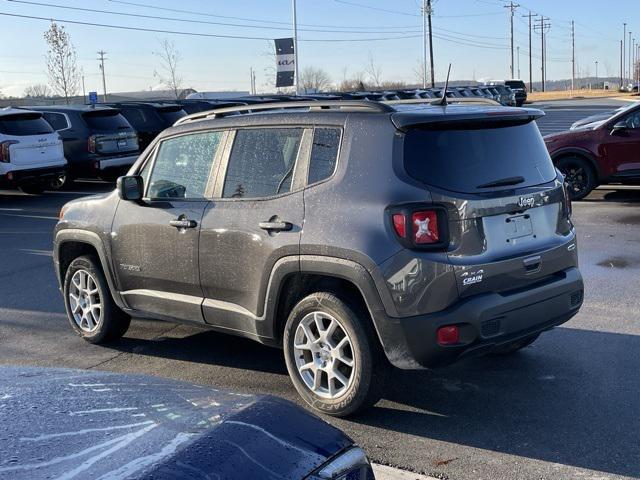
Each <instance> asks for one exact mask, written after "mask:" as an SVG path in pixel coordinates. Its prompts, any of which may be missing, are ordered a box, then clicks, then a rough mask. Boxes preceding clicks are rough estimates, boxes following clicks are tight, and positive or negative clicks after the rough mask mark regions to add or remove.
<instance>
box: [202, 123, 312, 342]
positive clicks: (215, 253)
mask: <svg viewBox="0 0 640 480" xmlns="http://www.w3.org/2000/svg"><path fill="white" fill-rule="evenodd" d="M305 132H306V133H305ZM310 133H311V131H310V130H306V131H305V129H303V128H295V127H292V128H281V127H278V128H267V127H265V128H248V129H241V130H237V131H236V132H235V135H234V136H235V138H234V139H233V143H232V144H231V143H228V145H232V147H231V152H230V154H229V155H226V157H227V164H226V165H224V163H223V165H222V166H221V168H220V174H219V175H218V180H217V182H216V195H215V197H216V198H214V199H213V200H212V202H211V203H210V204H209V205H208V206H207V208H206V210H205V213H204V218H203V219H202V231H201V234H200V278H201V281H202V288H203V295H204V297H205V298H204V303H203V312H204V317H205V321H206V322H207V323H209V324H213V325H216V326H218V327H221V328H227V329H231V330H236V331H238V330H239V331H243V332H247V333H250V334H253V335H255V336H263V335H266V336H268V335H269V332H268V331H267V330H268V326H266V325H265V324H264V323H263V324H261V323H260V320H261V319H262V317H263V315H264V296H265V291H266V287H267V284H268V281H269V276H270V274H271V270H272V268H273V265H274V264H275V262H276V261H278V259H281V258H283V257H290V258H295V257H296V256H297V255H298V254H299V249H300V235H301V231H302V222H303V219H304V204H303V194H302V189H303V187H304V180H303V179H302V170H303V169H301V168H298V167H299V165H300V164H301V162H300V161H298V159H299V158H300V159H301V158H304V157H305V155H307V153H306V152H308V144H309V141H310V139H311V135H310ZM231 141H232V140H231V138H230V139H229V142H231ZM263 327H266V328H267V330H265V328H263Z"/></svg>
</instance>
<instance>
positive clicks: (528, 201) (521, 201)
mask: <svg viewBox="0 0 640 480" xmlns="http://www.w3.org/2000/svg"><path fill="white" fill-rule="evenodd" d="M534 203H536V199H535V198H533V197H520V198H518V206H519V207H533V204H534Z"/></svg>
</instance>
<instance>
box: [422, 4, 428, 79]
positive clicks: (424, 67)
mask: <svg viewBox="0 0 640 480" xmlns="http://www.w3.org/2000/svg"><path fill="white" fill-rule="evenodd" d="M422 88H427V0H422Z"/></svg>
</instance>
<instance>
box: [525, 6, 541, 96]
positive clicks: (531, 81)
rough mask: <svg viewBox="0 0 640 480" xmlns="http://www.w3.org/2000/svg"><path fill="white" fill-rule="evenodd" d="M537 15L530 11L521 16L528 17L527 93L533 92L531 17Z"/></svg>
mask: <svg viewBox="0 0 640 480" xmlns="http://www.w3.org/2000/svg"><path fill="white" fill-rule="evenodd" d="M537 16H538V14H537V13H531V11H529V13H528V14H527V15H523V17H529V91H530V92H533V62H532V60H531V58H532V57H531V54H532V52H531V49H532V46H531V18H532V17H537Z"/></svg>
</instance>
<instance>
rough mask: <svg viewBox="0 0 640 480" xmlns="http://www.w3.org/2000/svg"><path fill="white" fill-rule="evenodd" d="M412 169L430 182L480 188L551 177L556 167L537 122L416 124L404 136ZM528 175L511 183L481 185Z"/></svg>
mask: <svg viewBox="0 0 640 480" xmlns="http://www.w3.org/2000/svg"><path fill="white" fill-rule="evenodd" d="M404 166H405V168H406V170H407V173H408V174H409V175H411V176H412V177H413V178H415V179H416V180H419V181H421V182H422V183H425V184H427V185H432V186H434V187H440V188H444V189H446V190H451V191H454V192H463V193H476V192H486V191H491V190H500V189H506V188H514V187H518V188H520V187H526V186H532V185H538V184H541V183H545V182H549V181H551V180H553V179H554V178H555V177H556V171H555V168H554V166H553V163H552V162H551V158H550V157H549V153H548V152H547V149H546V147H545V145H544V141H543V140H542V136H541V135H540V132H539V131H538V128H537V127H536V125H535V122H529V123H526V124H524V125H516V126H508V127H500V128H478V129H468V130H466V129H465V130H462V129H460V130H454V129H450V128H449V129H446V130H411V131H409V133H407V135H406V138H405V141H404ZM509 177H523V178H524V182H523V183H520V184H518V185H515V186H510V187H495V188H478V186H479V185H483V184H486V183H490V182H495V181H496V180H501V179H505V178H509Z"/></svg>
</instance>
